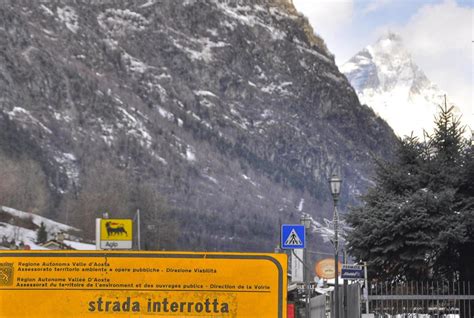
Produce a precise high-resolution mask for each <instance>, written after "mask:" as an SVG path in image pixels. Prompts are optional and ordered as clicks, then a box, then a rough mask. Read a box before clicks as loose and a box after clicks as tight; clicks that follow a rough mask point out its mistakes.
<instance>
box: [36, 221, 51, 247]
mask: <svg viewBox="0 0 474 318" xmlns="http://www.w3.org/2000/svg"><path fill="white" fill-rule="evenodd" d="M47 240H48V232H46V227H45V226H44V223H43V222H41V225H40V227H39V228H38V231H37V232H36V242H37V243H44V242H46V241H47Z"/></svg>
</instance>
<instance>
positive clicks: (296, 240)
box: [285, 229, 303, 245]
mask: <svg viewBox="0 0 474 318" xmlns="http://www.w3.org/2000/svg"><path fill="white" fill-rule="evenodd" d="M285 245H303V242H302V241H301V239H300V237H299V236H298V234H296V231H295V229H292V230H291V232H290V235H288V238H287V239H286V241H285Z"/></svg>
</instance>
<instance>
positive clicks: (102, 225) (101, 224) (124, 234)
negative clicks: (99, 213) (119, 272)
mask: <svg viewBox="0 0 474 318" xmlns="http://www.w3.org/2000/svg"><path fill="white" fill-rule="evenodd" d="M96 227H97V229H96V231H97V233H96V240H97V242H99V244H98V248H99V249H103V250H115V249H131V248H132V242H133V223H132V220H130V219H97V220H96Z"/></svg>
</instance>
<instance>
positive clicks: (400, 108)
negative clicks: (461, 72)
mask: <svg viewBox="0 0 474 318" xmlns="http://www.w3.org/2000/svg"><path fill="white" fill-rule="evenodd" d="M341 72H342V73H344V74H345V75H346V77H347V79H348V80H349V81H350V82H351V84H352V86H353V87H354V88H355V90H356V92H357V95H358V96H359V99H360V102H361V103H363V104H367V105H368V106H370V107H372V109H373V110H374V111H375V112H376V113H377V114H378V115H379V116H380V117H382V118H383V119H385V120H386V121H387V122H388V124H389V125H390V126H391V127H392V128H393V130H394V131H395V133H396V134H397V135H398V136H400V137H403V136H406V135H411V134H412V133H413V135H415V136H418V137H422V136H423V132H424V131H427V132H428V133H431V132H432V130H433V120H434V117H435V115H436V114H437V113H438V110H439V109H438V107H439V105H443V104H444V95H445V93H444V92H443V91H441V90H440V89H439V88H438V87H437V86H436V85H435V84H433V83H432V82H431V81H430V80H429V79H428V78H427V77H426V75H425V74H424V73H423V71H422V70H421V69H420V68H419V67H418V66H417V65H416V64H415V63H414V62H413V60H412V58H411V56H410V53H409V52H408V51H407V50H406V49H405V48H404V46H403V41H402V39H401V37H400V36H399V35H397V34H395V33H392V32H389V33H387V34H386V35H384V36H382V37H381V38H379V39H378V41H377V42H376V43H375V44H374V45H369V46H367V47H366V48H365V49H363V50H362V51H360V52H359V53H357V54H356V55H355V56H353V57H352V58H351V59H350V60H349V61H348V62H346V63H345V64H344V65H342V67H341Z"/></svg>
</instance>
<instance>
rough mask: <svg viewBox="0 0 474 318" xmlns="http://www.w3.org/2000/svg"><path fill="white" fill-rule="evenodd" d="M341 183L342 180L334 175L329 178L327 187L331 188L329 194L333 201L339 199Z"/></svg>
mask: <svg viewBox="0 0 474 318" xmlns="http://www.w3.org/2000/svg"><path fill="white" fill-rule="evenodd" d="M341 183H342V179H341V178H339V176H337V175H336V174H333V175H332V176H331V179H329V186H330V187H331V194H332V196H333V198H334V200H335V201H337V199H338V198H339V194H340V193H341Z"/></svg>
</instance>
